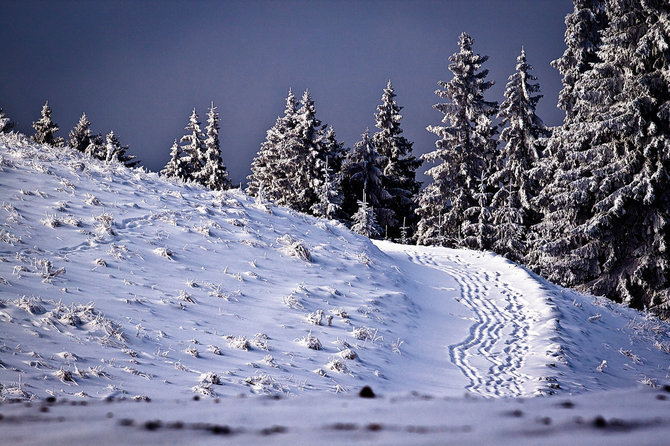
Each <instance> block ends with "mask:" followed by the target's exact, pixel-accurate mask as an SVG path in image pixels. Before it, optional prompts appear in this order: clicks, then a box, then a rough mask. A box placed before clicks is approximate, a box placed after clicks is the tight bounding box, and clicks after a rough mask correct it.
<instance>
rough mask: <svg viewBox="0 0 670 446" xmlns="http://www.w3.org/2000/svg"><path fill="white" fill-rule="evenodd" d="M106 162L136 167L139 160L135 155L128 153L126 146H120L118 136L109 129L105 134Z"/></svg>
mask: <svg viewBox="0 0 670 446" xmlns="http://www.w3.org/2000/svg"><path fill="white" fill-rule="evenodd" d="M104 160H105V161H106V162H108V163H111V162H119V163H121V164H123V165H124V166H126V167H136V166H137V165H138V164H139V163H140V162H139V160H137V159H136V157H135V156H133V155H129V154H128V146H122V145H121V142H120V141H119V138H118V137H117V136H116V135H115V134H114V131H110V132H109V133H108V134H107V135H106V136H105V157H104Z"/></svg>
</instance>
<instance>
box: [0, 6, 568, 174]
mask: <svg viewBox="0 0 670 446" xmlns="http://www.w3.org/2000/svg"><path fill="white" fill-rule="evenodd" d="M571 10H572V2H571V1H570V0H462V1H461V0H446V1H439V2H438V1H403V2H400V1H392V0H385V1H363V0H358V1H356V0H354V1H278V0H277V1H251V0H247V1H230V0H228V1H180V2H177V1H169V0H160V1H139V0H135V1H92V0H91V1H62V0H51V1H30V0H0V11H1V13H0V42H2V44H1V45H0V55H1V59H0V60H1V61H2V62H1V63H0V107H2V108H3V109H4V110H5V112H6V113H7V114H8V115H9V116H10V117H11V118H12V119H13V120H14V121H16V122H17V124H18V129H19V130H20V131H22V132H25V133H29V134H32V132H33V130H32V128H31V123H32V121H35V120H37V119H38V118H39V112H40V109H41V106H42V104H43V103H44V101H45V100H47V99H48V100H49V104H50V105H51V107H52V109H53V117H54V120H55V121H56V123H58V124H59V126H60V128H61V132H60V134H61V135H62V136H66V135H67V132H68V131H69V130H70V129H71V128H72V127H73V126H74V124H75V123H76V121H77V119H78V118H79V116H80V115H81V113H82V112H86V114H87V115H88V117H89V119H90V121H91V123H92V128H93V131H95V132H97V133H106V132H108V131H109V130H114V131H115V133H116V134H117V135H118V136H119V137H120V139H121V141H122V142H123V143H125V144H128V145H130V150H131V152H132V153H133V154H135V155H137V156H138V157H139V158H141V160H142V161H143V165H145V166H146V167H148V168H149V169H151V170H159V169H160V168H162V166H163V165H164V164H165V163H166V162H167V159H168V154H169V149H170V145H171V143H172V140H173V139H174V138H179V137H180V136H181V135H182V134H183V127H184V126H185V125H186V122H187V119H188V116H189V114H190V112H191V110H192V109H193V107H196V108H197V110H198V112H199V114H200V116H201V119H202V120H203V121H204V120H205V114H206V110H207V107H208V105H209V103H210V101H214V104H215V105H216V106H218V110H219V112H220V114H221V117H222V123H221V124H222V130H221V143H222V151H223V157H224V162H225V163H226V164H227V166H228V169H229V171H230V173H231V177H232V179H233V181H234V182H239V181H242V180H243V179H244V178H245V177H246V175H247V174H248V173H249V166H250V163H251V160H252V158H253V157H254V155H255V153H256V151H257V150H258V147H259V145H260V143H261V142H262V141H263V139H264V137H265V131H266V130H267V129H268V128H269V127H270V126H271V125H272V124H273V123H274V121H275V118H276V117H277V116H278V115H279V114H281V113H282V112H283V107H284V99H285V97H286V93H287V91H288V89H289V87H291V88H293V91H294V92H295V93H296V96H298V97H300V95H301V94H302V92H303V90H304V89H306V88H309V89H310V91H311V92H312V96H313V98H314V100H315V101H316V107H317V117H318V118H319V119H321V120H322V121H324V122H326V123H328V124H332V125H333V127H334V128H335V131H336V133H337V135H338V137H339V139H340V140H342V141H344V142H345V143H346V145H347V146H353V144H354V143H355V142H356V141H357V140H358V138H359V136H360V134H361V133H362V132H363V130H365V128H366V127H368V126H370V127H371V128H372V127H373V126H374V116H373V114H374V112H375V109H376V106H377V104H378V103H379V99H380V97H381V93H382V89H383V88H384V86H385V85H386V81H387V80H388V79H391V80H392V82H393V85H394V87H395V89H396V93H397V95H398V97H397V101H398V103H399V104H400V105H401V106H403V107H404V110H403V116H404V118H403V120H402V122H401V124H402V127H403V129H404V130H405V136H406V137H407V138H408V139H410V140H411V141H414V143H415V145H414V150H415V153H416V154H417V155H418V154H420V153H425V152H427V151H430V150H432V149H433V147H434V143H435V135H433V134H432V133H428V132H427V131H426V130H425V127H426V126H427V125H429V124H437V123H439V121H440V119H441V118H442V115H441V114H440V113H439V112H437V111H435V110H434V109H433V108H432V105H433V104H435V103H436V102H438V98H437V96H435V94H434V91H435V89H436V88H437V86H436V82H437V81H438V80H446V81H448V80H450V79H451V77H452V76H451V73H450V72H449V71H448V69H447V67H448V57H449V56H450V55H451V54H452V53H454V52H455V51H456V49H457V45H456V42H457V39H458V36H459V34H460V33H461V32H467V33H468V34H470V35H471V36H472V37H473V38H474V40H475V45H474V49H475V51H476V52H478V53H480V54H485V55H488V56H489V57H490V58H489V61H488V62H487V64H486V65H485V67H486V68H488V69H489V70H490V74H489V78H490V79H492V80H495V82H496V85H495V86H494V87H493V88H492V89H491V90H489V95H488V97H487V99H489V100H496V101H498V102H500V101H501V100H502V93H503V89H504V86H505V83H506V82H507V77H508V76H509V75H510V74H511V73H512V72H513V70H514V66H515V63H516V57H517V55H518V54H519V52H520V50H521V46H522V45H523V46H525V48H526V53H527V57H528V61H529V62H530V63H531V64H532V65H534V67H535V74H536V75H537V76H538V78H539V82H540V84H541V87H542V92H543V94H544V96H545V97H544V99H542V100H541V101H540V104H539V107H538V114H539V115H540V117H541V118H543V119H544V121H545V122H546V123H547V124H549V125H556V124H559V123H560V122H561V121H562V118H563V114H562V111H561V110H559V109H557V108H556V102H557V96H558V91H559V90H560V86H561V85H560V76H559V74H558V72H557V71H556V70H555V69H553V68H551V66H550V65H549V62H550V61H551V60H553V59H555V58H557V57H559V56H560V55H561V54H562V52H563V50H564V43H563V33H564V31H565V27H564V23H563V19H564V17H565V15H566V14H567V13H568V12H570V11H571ZM425 167H426V166H424V168H422V169H421V172H423V171H424V170H425ZM422 179H425V177H422Z"/></svg>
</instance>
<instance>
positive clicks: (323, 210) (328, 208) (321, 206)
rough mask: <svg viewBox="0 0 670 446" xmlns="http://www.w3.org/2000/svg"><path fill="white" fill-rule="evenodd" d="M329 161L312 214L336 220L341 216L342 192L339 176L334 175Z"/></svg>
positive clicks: (325, 167) (324, 168)
mask: <svg viewBox="0 0 670 446" xmlns="http://www.w3.org/2000/svg"><path fill="white" fill-rule="evenodd" d="M328 164H329V160H328V159H326V163H325V165H324V166H323V173H322V175H323V178H324V180H323V182H322V184H321V188H320V189H319V190H318V194H317V202H316V203H315V204H314V205H312V208H311V211H312V214H313V215H314V216H316V217H321V218H327V219H331V220H332V219H334V218H337V217H338V216H339V212H340V208H341V207H342V192H341V190H340V184H339V183H340V178H339V175H336V174H334V173H333V172H332V171H331V169H330V168H329V166H328Z"/></svg>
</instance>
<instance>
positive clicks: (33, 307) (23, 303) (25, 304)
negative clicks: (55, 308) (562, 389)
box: [14, 296, 46, 314]
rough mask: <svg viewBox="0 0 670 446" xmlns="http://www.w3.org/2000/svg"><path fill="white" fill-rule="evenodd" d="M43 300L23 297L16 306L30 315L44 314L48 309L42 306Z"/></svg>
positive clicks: (17, 300)
mask: <svg viewBox="0 0 670 446" xmlns="http://www.w3.org/2000/svg"><path fill="white" fill-rule="evenodd" d="M42 303H43V302H42V299H41V298H39V297H27V296H21V297H20V298H18V299H16V300H15V301H14V305H16V306H17V307H18V308H20V309H22V310H24V311H26V312H28V313H30V314H44V313H46V309H45V308H44V306H43V305H42Z"/></svg>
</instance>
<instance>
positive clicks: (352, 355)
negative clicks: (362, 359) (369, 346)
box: [338, 348, 358, 359]
mask: <svg viewBox="0 0 670 446" xmlns="http://www.w3.org/2000/svg"><path fill="white" fill-rule="evenodd" d="M338 355H339V356H340V358H342V359H356V358H358V355H357V354H356V352H355V351H353V350H352V349H350V348H347V349H344V350H342V351H341V352H339V353H338Z"/></svg>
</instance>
